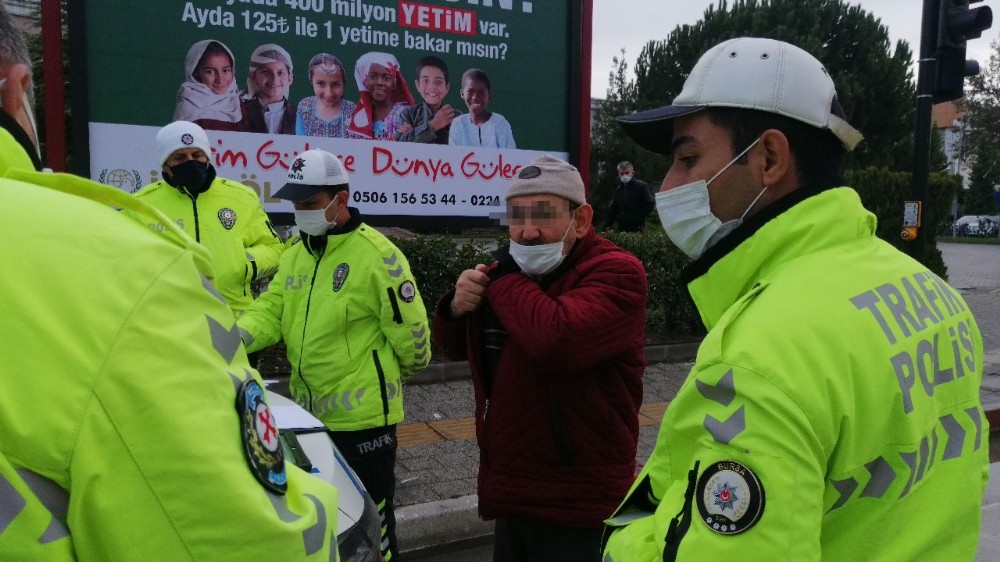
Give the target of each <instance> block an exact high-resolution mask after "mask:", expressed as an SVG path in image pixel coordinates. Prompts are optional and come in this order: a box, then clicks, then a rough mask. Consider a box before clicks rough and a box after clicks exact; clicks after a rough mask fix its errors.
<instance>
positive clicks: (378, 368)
mask: <svg viewBox="0 0 1000 562" xmlns="http://www.w3.org/2000/svg"><path fill="white" fill-rule="evenodd" d="M372 359H373V360H374V361H375V372H376V373H378V389H379V392H380V393H381V394H382V417H383V418H384V419H385V422H384V423H385V425H389V395H388V394H387V392H386V388H385V371H383V370H382V362H381V361H379V359H378V350H377V349H373V350H372Z"/></svg>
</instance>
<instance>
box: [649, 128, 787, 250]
mask: <svg viewBox="0 0 1000 562" xmlns="http://www.w3.org/2000/svg"><path fill="white" fill-rule="evenodd" d="M758 142H760V139H759V138H758V139H757V140H755V141H753V143H751V144H750V146H748V147H746V149H744V150H743V152H741V153H739V154H737V155H736V158H733V159H732V160H730V161H729V163H728V164H726V165H725V166H724V167H723V168H722V169H721V170H719V171H718V172H717V173H716V174H715V175H714V176H712V178H711V179H709V180H708V181H705V180H698V181H695V182H691V183H689V184H686V185H682V186H678V187H675V188H673V189H670V190H668V191H661V192H659V193H657V194H656V197H655V200H656V212H657V214H659V215H660V224H661V225H663V231H664V232H666V233H667V237H668V238H670V241H671V242H673V243H674V245H675V246H677V248H679V249H680V250H681V251H682V252H684V253H685V254H687V256H688V257H689V258H691V259H698V258H699V257H701V255H702V254H703V253H704V252H705V250H707V249H708V248H710V247H712V246H714V245H715V243H716V242H718V241H719V240H721V239H722V238H724V237H725V236H726V235H727V234H729V233H730V232H732V231H733V230H735V229H736V227H738V226H739V225H741V224H743V218H744V217H746V215H747V213H749V212H750V209H752V208H753V206H754V205H756V204H757V200H758V199H760V198H761V196H762V195H764V192H765V191H766V190H767V186H764V188H763V189H761V190H760V193H758V194H757V197H756V198H755V199H754V200H753V202H751V203H750V206H748V207H747V209H746V211H743V216H741V217H740V218H738V219H733V220H731V221H727V222H725V223H723V222H722V221H721V220H719V218H718V217H716V216H715V215H714V214H712V208H711V205H710V201H709V196H708V184H710V183H712V182H713V181H715V178H717V177H719V176H720V175H722V172H725V171H726V170H728V169H729V167H730V166H732V165H733V164H734V163H735V162H736V161H737V160H739V159H740V158H742V157H743V155H744V154H746V153H747V152H749V151H750V149H751V148H753V147H754V146H756V145H757V143H758Z"/></svg>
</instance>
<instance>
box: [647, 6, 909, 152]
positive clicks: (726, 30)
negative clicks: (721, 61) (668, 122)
mask: <svg viewBox="0 0 1000 562" xmlns="http://www.w3.org/2000/svg"><path fill="white" fill-rule="evenodd" d="M740 36H753V37H767V38H772V39H778V40H782V41H786V42H789V43H792V44H794V45H797V46H799V47H801V48H803V49H804V50H806V51H808V52H809V53H811V54H813V55H814V56H815V57H816V58H818V59H819V60H820V61H822V62H823V64H824V65H825V66H826V68H827V70H828V71H829V72H830V74H831V76H833V77H834V81H835V83H836V86H837V92H838V94H839V96H840V102H841V104H842V105H843V107H844V111H845V112H846V114H847V117H848V121H849V122H850V123H851V124H852V125H854V126H855V127H856V128H857V129H858V130H860V131H861V132H862V134H864V135H865V140H864V142H862V143H861V144H860V145H859V146H858V147H857V148H856V149H855V150H854V152H853V153H852V154H851V156H849V160H848V165H849V166H851V167H866V166H885V167H889V168H891V169H894V170H909V169H910V168H912V164H913V129H914V115H915V113H914V104H913V99H914V92H915V89H914V83H913V73H912V71H911V70H910V61H911V60H912V53H911V51H910V48H909V45H908V44H907V43H906V42H905V41H899V42H898V43H897V44H896V46H895V48H894V49H892V50H890V45H889V35H888V30H887V29H886V27H885V26H884V25H882V24H881V22H880V20H879V19H878V18H876V17H874V16H873V15H871V14H870V13H868V12H865V11H864V10H862V9H861V8H860V7H859V6H854V5H850V4H848V3H846V2H845V1H843V0H760V1H758V0H736V1H735V2H734V3H733V4H732V7H731V8H730V4H729V2H727V1H726V0H720V2H719V7H718V8H717V9H716V8H715V7H714V5H712V6H709V8H708V9H707V10H705V14H704V17H703V19H702V20H701V21H699V22H697V23H696V24H694V25H685V26H678V27H677V28H675V29H674V30H673V31H672V32H670V34H669V35H668V36H667V38H666V39H664V40H662V41H651V42H649V43H647V44H646V46H645V47H644V48H643V50H642V52H641V53H640V55H639V58H638V60H637V61H636V63H635V70H636V81H635V92H634V93H635V98H634V101H635V105H634V106H633V107H632V108H631V109H633V110H639V109H646V108H650V107H656V106H659V105H663V104H665V103H667V102H668V101H669V100H671V99H673V98H674V97H676V96H677V94H678V93H680V91H681V87H682V86H683V84H684V80H685V79H686V78H687V75H688V73H689V72H690V69H691V68H692V67H693V66H694V64H695V62H697V60H698V58H699V57H700V56H701V55H702V53H704V52H705V51H706V50H708V49H709V48H710V47H712V46H713V45H715V44H717V43H720V42H722V41H724V40H726V39H730V38H733V37H740ZM734 87H738V85H735V84H734Z"/></svg>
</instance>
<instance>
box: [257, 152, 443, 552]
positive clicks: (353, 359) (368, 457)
mask: <svg viewBox="0 0 1000 562" xmlns="http://www.w3.org/2000/svg"><path fill="white" fill-rule="evenodd" d="M274 196H275V197H276V198H278V199H285V200H288V201H291V202H292V203H293V204H294V206H295V223H296V224H297V225H298V227H299V231H300V233H301V240H300V241H298V242H295V243H294V244H293V245H292V246H291V247H290V248H289V249H288V250H286V251H285V253H284V254H283V255H282V256H281V264H280V265H279V267H278V273H277V274H276V275H275V276H274V279H273V280H272V281H271V284H270V285H269V287H268V289H267V292H265V293H264V294H262V295H261V296H260V298H259V299H257V301H256V302H254V303H253V305H251V307H250V309H249V310H248V311H247V313H246V314H245V315H243V316H242V317H240V319H239V326H240V333H241V335H242V337H243V341H244V343H245V344H246V346H247V349H248V350H249V351H257V350H260V349H263V348H265V347H268V346H270V345H274V344H275V343H278V342H279V341H284V342H285V347H286V350H287V353H288V361H289V363H290V364H291V366H292V373H291V382H290V390H291V393H292V398H293V399H294V400H295V401H296V402H298V403H299V404H300V405H301V406H302V407H303V408H305V409H307V410H309V411H310V412H312V413H313V415H315V416H316V417H317V418H319V419H320V420H321V421H322V422H323V423H324V424H325V425H326V427H327V429H328V432H329V434H330V437H331V438H332V439H333V441H334V443H336V445H337V448H338V449H340V451H341V453H343V454H344V457H345V458H346V459H347V462H348V463H349V464H350V465H351V468H352V469H354V472H355V473H356V474H357V475H358V477H359V478H360V479H361V483H362V484H364V486H365V489H366V490H367V491H368V494H369V495H370V496H371V497H372V499H373V500H374V501H375V503H376V505H377V506H378V509H379V515H380V517H381V519H382V524H381V526H380V527H381V529H382V538H383V543H382V549H383V552H382V554H383V556H384V557H385V559H386V560H389V559H390V556H391V558H392V559H396V558H398V555H399V550H398V547H397V545H396V518H395V512H394V509H393V498H394V496H395V490H396V476H395V466H396V425H397V424H399V423H400V422H402V421H403V386H402V383H403V381H404V380H405V379H407V378H408V377H409V376H411V375H412V374H413V373H415V372H416V371H419V370H421V369H423V368H424V367H426V366H427V363H428V362H429V361H430V358H431V349H430V343H429V342H430V333H429V331H428V326H427V311H426V309H425V308H424V303H423V300H422V299H421V298H420V292H419V291H418V290H417V285H416V283H415V282H414V280H413V275H412V274H411V273H410V266H409V264H408V263H407V261H406V256H404V255H403V253H402V252H401V251H399V248H397V247H396V246H395V245H393V243H392V242H390V241H389V239H387V238H386V237H385V236H383V235H382V234H380V233H379V232H378V231H376V230H375V229H374V228H372V227H370V226H368V225H366V224H365V223H364V222H363V221H362V217H361V213H360V212H358V210H357V209H356V208H354V207H348V206H347V203H348V202H349V201H350V186H349V182H348V176H347V172H346V171H345V170H344V167H343V165H342V164H341V163H340V160H339V159H338V158H337V157H336V156H334V155H333V154H330V153H329V152H325V151H322V150H307V151H305V152H303V153H302V154H300V155H299V157H298V158H296V160H295V162H293V163H292V166H291V168H290V169H289V171H288V183H286V184H285V186H284V187H282V188H281V189H279V190H278V192H277V193H275V194H274Z"/></svg>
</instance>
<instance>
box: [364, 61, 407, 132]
mask: <svg viewBox="0 0 1000 562" xmlns="http://www.w3.org/2000/svg"><path fill="white" fill-rule="evenodd" d="M354 79H355V80H356V81H357V83H358V92H359V98H360V99H358V105H357V107H356V109H355V110H354V115H352V116H351V125H350V127H349V129H350V132H351V138H356V139H375V140H396V129H398V128H399V124H400V122H399V112H400V111H401V110H402V109H403V108H404V107H406V106H408V105H413V96H411V95H410V89H409V88H407V86H406V80H405V79H404V78H403V73H402V72H400V70H399V62H398V61H397V60H396V57H394V56H392V55H390V54H388V53H376V52H372V53H366V54H365V55H363V56H362V57H361V58H360V59H358V62H357V63H355V65H354Z"/></svg>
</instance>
